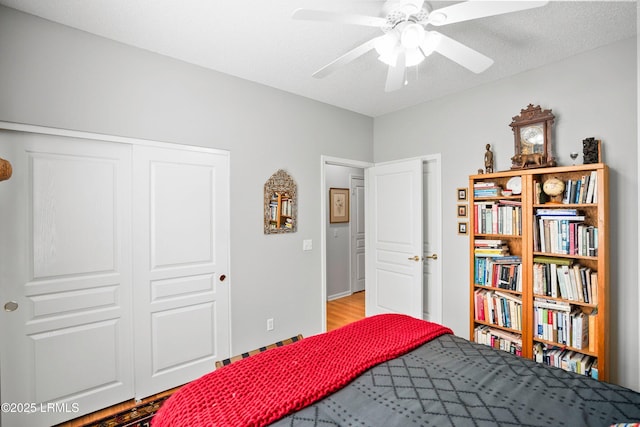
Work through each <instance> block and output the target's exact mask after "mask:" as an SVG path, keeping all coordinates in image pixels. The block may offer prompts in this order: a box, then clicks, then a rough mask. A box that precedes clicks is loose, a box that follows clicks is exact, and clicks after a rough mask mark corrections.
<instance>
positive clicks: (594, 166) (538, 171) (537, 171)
mask: <svg viewBox="0 0 640 427" xmlns="http://www.w3.org/2000/svg"><path fill="white" fill-rule="evenodd" d="M607 168H608V166H607V165H606V164H604V163H591V164H586V165H575V166H556V167H553V168H530V169H517V170H507V171H503V172H493V173H484V174H482V173H481V174H475V175H470V176H469V179H472V180H485V179H493V178H504V177H511V176H521V175H548V174H553V173H565V172H581V171H592V170H598V169H607Z"/></svg>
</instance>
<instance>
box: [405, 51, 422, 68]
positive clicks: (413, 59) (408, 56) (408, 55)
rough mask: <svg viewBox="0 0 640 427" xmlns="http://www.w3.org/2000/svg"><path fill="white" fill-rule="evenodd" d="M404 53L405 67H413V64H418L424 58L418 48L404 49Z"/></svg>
mask: <svg viewBox="0 0 640 427" xmlns="http://www.w3.org/2000/svg"><path fill="white" fill-rule="evenodd" d="M404 54H405V60H406V66H407V67H413V66H415V65H418V64H419V63H421V62H422V61H424V58H425V57H424V55H423V54H422V52H420V49H419V48H415V49H405V52H404Z"/></svg>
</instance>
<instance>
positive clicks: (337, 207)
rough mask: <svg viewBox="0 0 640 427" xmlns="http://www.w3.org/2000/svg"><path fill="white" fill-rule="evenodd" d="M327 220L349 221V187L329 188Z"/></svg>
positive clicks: (333, 221) (335, 221) (334, 221)
mask: <svg viewBox="0 0 640 427" xmlns="http://www.w3.org/2000/svg"><path fill="white" fill-rule="evenodd" d="M329 222H330V223H332V224H333V223H338V222H349V189H348V188H330V189H329Z"/></svg>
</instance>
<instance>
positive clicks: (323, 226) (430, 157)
mask: <svg viewBox="0 0 640 427" xmlns="http://www.w3.org/2000/svg"><path fill="white" fill-rule="evenodd" d="M416 158H417V159H420V160H421V161H422V163H423V164H424V163H425V162H430V161H435V162H436V165H437V166H436V169H437V170H436V174H437V176H438V183H437V186H436V187H437V189H438V190H437V192H438V193H437V194H436V195H435V198H436V200H438V201H439V203H440V209H437V212H438V215H437V218H436V220H437V221H438V224H439V225H440V227H439V228H440V230H441V231H440V234H439V235H438V244H437V247H436V250H437V251H438V252H437V253H438V255H439V256H440V259H442V156H441V155H440V154H439V153H437V154H427V155H424V156H418V157H413V159H416ZM404 160H410V159H398V160H394V161H390V162H380V164H383V163H392V162H398V161H404ZM326 165H334V166H345V167H354V168H363V169H367V168H370V167H372V166H375V165H376V164H375V163H373V162H364V161H360V160H352V159H345V158H340V157H332V156H325V155H321V156H320V194H321V197H320V212H322V215H321V218H320V263H321V268H320V276H321V288H322V290H321V295H320V298H321V299H320V306H321V310H320V313H321V316H320V317H321V319H320V322H321V324H320V329H319V330H320V331H322V332H326V330H327V253H326V250H327V218H328V211H327V209H328V206H327V198H326V197H325V195H326V194H328V192H329V188H328V187H327V185H326V170H325V166H326ZM364 185H365V188H366V187H367V185H368V184H367V173H366V172H365V174H364ZM365 191H366V190H365ZM365 206H366V204H365ZM365 209H366V207H365ZM439 269H440V271H439V280H440V283H439V287H440V290H439V292H438V297H439V301H436V304H437V305H438V307H439V316H440V318H439V319H433V320H432V321H435V322H437V323H442V315H443V313H442V307H443V305H442V301H443V299H442V296H443V289H442V276H443V274H442V262H441V261H439ZM365 280H366V279H365Z"/></svg>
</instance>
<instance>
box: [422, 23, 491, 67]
mask: <svg viewBox="0 0 640 427" xmlns="http://www.w3.org/2000/svg"><path fill="white" fill-rule="evenodd" d="M430 33H431V34H435V35H436V36H437V37H438V39H439V40H438V42H437V43H436V44H435V46H434V47H433V50H435V51H436V52H438V53H439V54H441V55H443V56H446V57H447V58H449V59H450V60H452V61H454V62H457V63H458V64H460V65H462V66H463V67H465V68H468V69H469V70H471V71H473V72H474V73H476V74H477V73H481V72H483V71H484V70H486V69H487V68H489V67H490V66H491V65H492V64H493V59H491V58H489V57H488V56H485V55H483V54H481V53H480V52H478V51H475V50H473V49H471V48H470V47H469V46H466V45H464V44H462V43H460V42H458V41H456V40H454V39H452V38H450V37H447V36H445V35H444V34H441V33H439V32H437V31H430Z"/></svg>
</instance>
